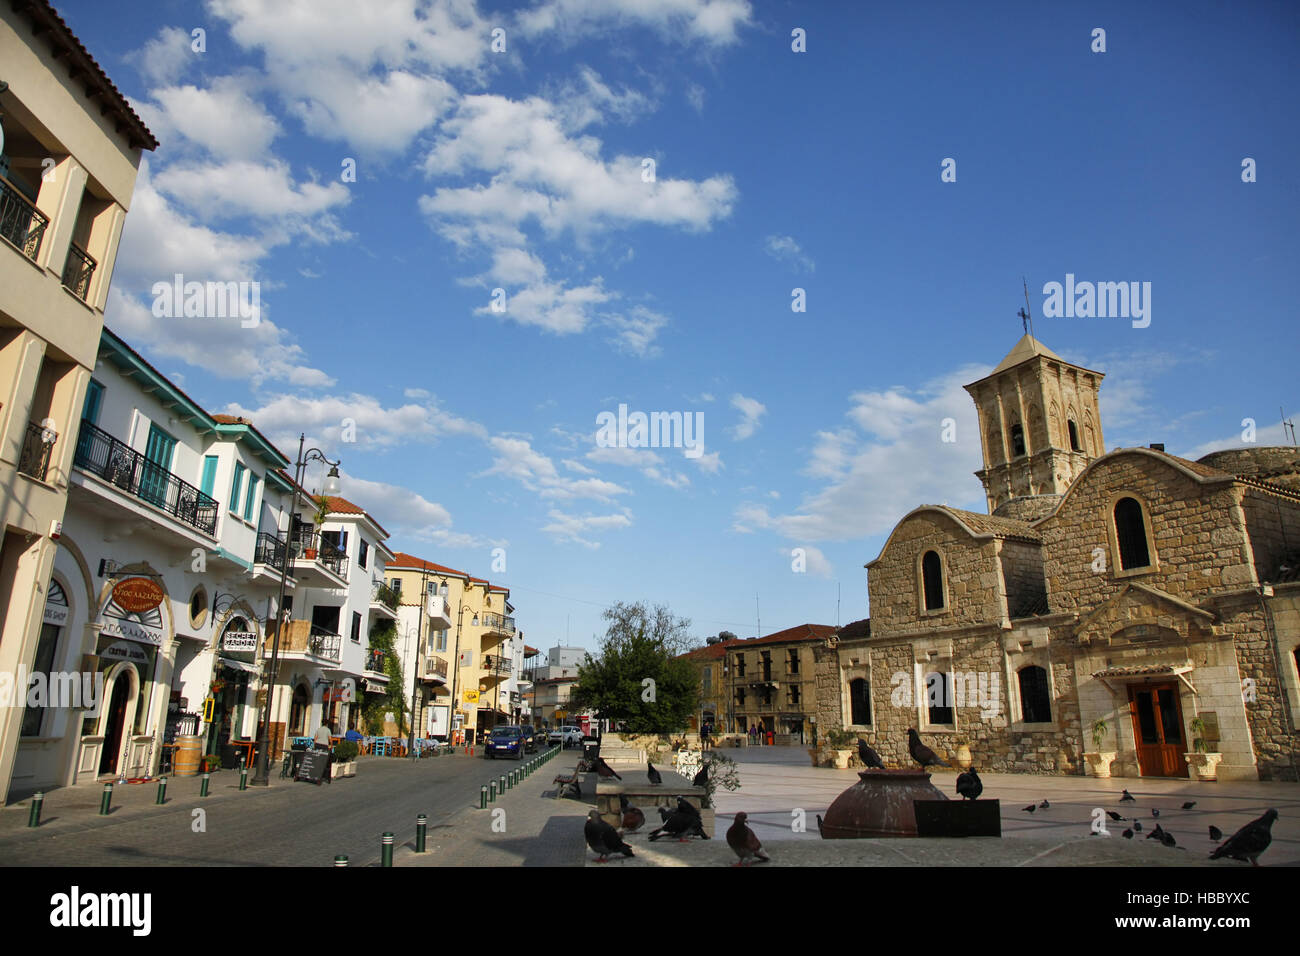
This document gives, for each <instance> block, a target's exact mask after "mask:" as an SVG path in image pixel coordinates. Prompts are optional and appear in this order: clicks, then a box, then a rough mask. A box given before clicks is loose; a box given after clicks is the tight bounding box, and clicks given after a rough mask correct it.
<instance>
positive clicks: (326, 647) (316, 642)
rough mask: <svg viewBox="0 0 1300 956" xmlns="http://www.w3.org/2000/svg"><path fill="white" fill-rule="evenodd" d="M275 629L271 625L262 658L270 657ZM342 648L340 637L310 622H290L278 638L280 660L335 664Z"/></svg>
mask: <svg viewBox="0 0 1300 956" xmlns="http://www.w3.org/2000/svg"><path fill="white" fill-rule="evenodd" d="M275 631H276V627H275V625H274V624H272V626H271V629H270V633H269V634H268V635H267V640H266V642H265V645H264V650H263V656H266V657H270V656H271V646H272V641H273V639H274V636H275ZM342 648H343V638H342V636H340V635H338V634H335V633H333V632H332V631H327V630H325V629H324V628H320V627H317V626H316V625H314V624H312V622H311V621H290V622H289V626H288V627H286V628H285V629H284V633H283V634H282V635H281V637H280V658H281V659H282V660H302V661H308V662H311V663H313V664H337V663H338V662H339V655H340V653H341V652H342Z"/></svg>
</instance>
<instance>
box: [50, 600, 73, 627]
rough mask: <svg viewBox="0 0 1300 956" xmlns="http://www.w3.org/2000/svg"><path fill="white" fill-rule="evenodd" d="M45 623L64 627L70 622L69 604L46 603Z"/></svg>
mask: <svg viewBox="0 0 1300 956" xmlns="http://www.w3.org/2000/svg"><path fill="white" fill-rule="evenodd" d="M45 623H46V624H57V625H58V626H59V627H62V626H63V625H64V624H67V623H68V606H67V605H66V604H47V605H45Z"/></svg>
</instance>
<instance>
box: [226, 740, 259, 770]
mask: <svg viewBox="0 0 1300 956" xmlns="http://www.w3.org/2000/svg"><path fill="white" fill-rule="evenodd" d="M230 746H232V747H234V748H235V750H238V751H243V754H244V766H245V767H251V766H253V748H254V747H256V746H257V741H255V740H232V741H231V742H230Z"/></svg>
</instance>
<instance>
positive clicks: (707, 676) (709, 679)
mask: <svg viewBox="0 0 1300 956" xmlns="http://www.w3.org/2000/svg"><path fill="white" fill-rule="evenodd" d="M712 684H713V668H712V667H706V668H704V689H705V690H708V689H709V687H710V686H712Z"/></svg>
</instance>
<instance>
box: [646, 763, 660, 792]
mask: <svg viewBox="0 0 1300 956" xmlns="http://www.w3.org/2000/svg"><path fill="white" fill-rule="evenodd" d="M645 765H646V766H647V767H648V768H649V770H648V771H647V772H646V776H647V777H649V778H650V782H651V783H652V784H654V785H655V786H656V787H657V786H659V785H660V784H661V783H663V782H664V778H663V775H662V774H661V773H660V772H659V771H658V770H656V769H655V765H654V764H652V763H651V762H650V761H649V760H647V761H646V762H645Z"/></svg>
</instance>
